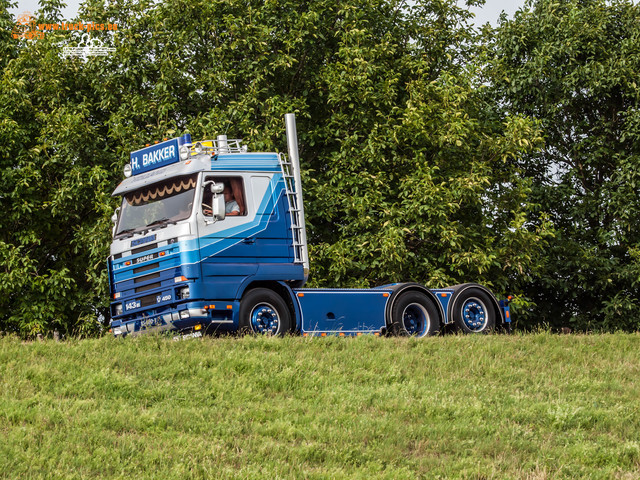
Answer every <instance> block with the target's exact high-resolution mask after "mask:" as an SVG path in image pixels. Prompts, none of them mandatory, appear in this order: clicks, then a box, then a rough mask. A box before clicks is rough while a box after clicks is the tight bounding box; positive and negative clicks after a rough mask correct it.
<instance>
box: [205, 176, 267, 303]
mask: <svg viewBox="0 0 640 480" xmlns="http://www.w3.org/2000/svg"><path fill="white" fill-rule="evenodd" d="M247 180H248V179H247V177H245V176H243V175H237V174H235V175H234V174H222V173H218V172H215V173H213V172H205V173H204V174H203V178H202V182H201V185H203V186H204V184H205V183H206V182H209V181H214V182H216V183H223V184H224V185H225V189H226V190H227V195H228V192H229V191H231V192H232V198H229V199H228V200H229V201H227V202H226V204H227V205H228V206H229V205H231V204H233V202H235V205H237V206H238V211H237V213H238V214H237V215H230V214H227V215H226V216H225V218H224V220H216V219H215V218H213V217H212V216H211V215H209V214H208V213H209V212H208V210H209V209H208V207H210V206H211V203H212V200H211V199H212V196H213V194H211V192H210V191H209V190H208V189H206V188H201V189H200V201H199V202H198V204H197V209H198V211H197V214H196V224H197V229H198V249H199V256H200V265H201V270H202V279H203V284H204V295H205V298H207V299H211V300H213V299H221V300H222V299H227V300H231V299H235V298H237V294H238V291H239V289H240V286H241V285H242V284H243V283H244V282H245V280H246V279H247V278H248V277H250V276H253V275H254V274H255V273H256V271H257V268H258V263H257V258H256V253H255V233H256V232H257V229H256V228H255V227H256V225H255V224H256V211H255V208H254V205H253V202H252V200H253V199H252V195H251V193H250V191H248V189H247V183H248V182H247ZM221 195H222V194H221Z"/></svg>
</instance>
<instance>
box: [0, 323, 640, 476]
mask: <svg viewBox="0 0 640 480" xmlns="http://www.w3.org/2000/svg"><path fill="white" fill-rule="evenodd" d="M0 430H1V435H0V478H94V477H107V478H127V479H131V478H135V479H137V478H269V479H271V478H393V479H396V478H407V479H413V478H419V477H422V478H472V479H485V478H500V479H502V478H518V479H520V478H530V479H544V478H554V479H555V478H607V479H608V478H625V479H626V478H628V479H637V478H640V335H638V334H631V335H628V334H627V335H625V334H615V335H565V336H557V335H551V334H546V333H542V334H534V335H513V336H504V335H495V336H472V337H465V336H454V335H452V336H445V337H439V338H429V339H426V340H415V339H401V338H376V337H359V338H300V337H290V338H284V339H277V338H205V339H203V340H191V341H184V342H173V341H171V340H170V339H166V338H163V337H149V338H140V339H124V340H116V339H113V338H102V339H98V340H84V341H75V340H72V341H67V342H63V343H55V342H53V341H45V342H35V343H28V344H25V343H22V342H20V341H19V340H16V339H12V338H3V339H0Z"/></svg>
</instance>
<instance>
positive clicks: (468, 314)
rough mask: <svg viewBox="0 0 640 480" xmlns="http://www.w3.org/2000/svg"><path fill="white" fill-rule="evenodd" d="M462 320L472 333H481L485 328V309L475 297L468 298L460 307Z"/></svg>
mask: <svg viewBox="0 0 640 480" xmlns="http://www.w3.org/2000/svg"><path fill="white" fill-rule="evenodd" d="M462 320H463V321H464V324H465V325H466V326H467V328H468V329H469V330H471V331H472V332H481V331H482V330H484V329H485V328H486V326H487V322H488V320H489V317H488V316H487V307H486V306H485V304H484V303H483V302H482V300H480V299H479V298H476V297H471V298H468V299H467V300H466V301H465V302H464V304H463V305H462Z"/></svg>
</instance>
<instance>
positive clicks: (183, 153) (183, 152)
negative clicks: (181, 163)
mask: <svg viewBox="0 0 640 480" xmlns="http://www.w3.org/2000/svg"><path fill="white" fill-rule="evenodd" d="M187 158H189V147H187V146H186V145H183V146H181V147H180V160H186V159H187Z"/></svg>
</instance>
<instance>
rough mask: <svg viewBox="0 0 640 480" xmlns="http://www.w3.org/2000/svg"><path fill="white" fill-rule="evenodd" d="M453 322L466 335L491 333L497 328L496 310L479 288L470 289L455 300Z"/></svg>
mask: <svg viewBox="0 0 640 480" xmlns="http://www.w3.org/2000/svg"><path fill="white" fill-rule="evenodd" d="M453 321H454V323H455V324H456V326H457V327H458V328H459V329H460V330H462V332H464V333H489V332H491V331H493V329H494V328H495V326H496V309H495V308H494V306H493V303H491V299H490V298H489V296H488V295H487V294H486V293H485V292H483V291H482V290H481V289H479V288H468V289H467V290H464V291H463V292H462V293H460V295H458V296H457V297H456V298H455V303H454V305H453Z"/></svg>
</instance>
